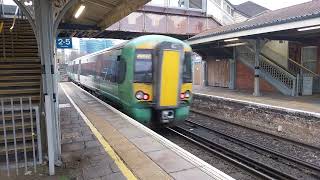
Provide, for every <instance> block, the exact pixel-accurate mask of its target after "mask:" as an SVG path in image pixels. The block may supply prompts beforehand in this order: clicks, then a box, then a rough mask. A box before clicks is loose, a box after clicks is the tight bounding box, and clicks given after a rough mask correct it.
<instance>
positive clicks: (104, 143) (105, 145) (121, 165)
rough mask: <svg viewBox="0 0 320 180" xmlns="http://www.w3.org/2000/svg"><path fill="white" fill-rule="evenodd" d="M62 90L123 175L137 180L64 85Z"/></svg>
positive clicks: (130, 179) (131, 179)
mask: <svg viewBox="0 0 320 180" xmlns="http://www.w3.org/2000/svg"><path fill="white" fill-rule="evenodd" d="M61 88H62V90H63V92H64V93H65V95H66V96H67V98H68V99H69V100H70V102H71V104H72V105H73V106H74V108H75V109H76V110H77V111H78V113H79V114H80V116H81V117H82V119H83V120H84V122H85V123H86V124H87V125H88V126H89V128H90V129H91V131H92V132H93V134H94V135H95V136H96V138H97V139H98V140H99V142H100V143H101V145H102V146H103V148H104V150H105V151H106V152H107V153H108V154H109V156H110V157H111V158H112V159H113V160H114V162H115V163H116V165H117V166H118V168H119V169H120V171H121V172H122V174H123V175H124V176H125V177H126V178H127V179H129V180H137V178H136V177H135V176H134V174H133V173H132V172H131V171H130V169H129V168H128V167H127V166H126V165H125V164H124V162H123V161H122V160H121V159H120V157H119V156H118V155H117V154H116V152H114V150H113V149H112V147H111V146H110V145H109V144H108V142H107V141H106V140H105V139H104V137H103V136H102V135H101V134H100V133H99V131H98V130H97V128H95V127H94V125H93V124H92V123H91V122H90V120H89V119H88V118H87V116H86V115H85V114H84V113H83V112H82V111H81V110H80V108H79V107H78V106H77V105H76V104H75V102H74V101H73V100H72V99H71V97H70V96H69V94H67V92H66V90H65V89H64V87H63V85H61Z"/></svg>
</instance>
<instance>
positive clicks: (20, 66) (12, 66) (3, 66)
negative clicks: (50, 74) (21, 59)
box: [0, 63, 41, 69]
mask: <svg viewBox="0 0 320 180" xmlns="http://www.w3.org/2000/svg"><path fill="white" fill-rule="evenodd" d="M29 68H41V64H31V63H30V64H13V63H12V64H1V63H0V69H29Z"/></svg>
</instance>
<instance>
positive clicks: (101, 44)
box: [79, 38, 113, 54]
mask: <svg viewBox="0 0 320 180" xmlns="http://www.w3.org/2000/svg"><path fill="white" fill-rule="evenodd" d="M79 42H80V51H81V52H84V53H88V54H90V53H94V52H97V51H100V50H102V49H105V48H109V47H111V46H113V41H112V40H108V39H87V38H83V39H80V40H79Z"/></svg>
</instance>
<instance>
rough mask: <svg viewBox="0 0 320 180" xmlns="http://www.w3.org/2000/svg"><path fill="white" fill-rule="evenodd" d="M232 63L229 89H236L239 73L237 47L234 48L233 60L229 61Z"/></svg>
mask: <svg viewBox="0 0 320 180" xmlns="http://www.w3.org/2000/svg"><path fill="white" fill-rule="evenodd" d="M229 62H230V82H229V89H231V90H234V89H236V72H237V64H236V47H234V48H233V59H230V60H229Z"/></svg>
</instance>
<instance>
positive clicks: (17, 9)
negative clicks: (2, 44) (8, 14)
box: [10, 6, 19, 32]
mask: <svg viewBox="0 0 320 180" xmlns="http://www.w3.org/2000/svg"><path fill="white" fill-rule="evenodd" d="M18 12H19V6H17V7H16V12H15V13H14V16H13V21H12V26H11V27H10V32H12V30H13V28H14V25H15V23H16V19H17V14H18Z"/></svg>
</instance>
